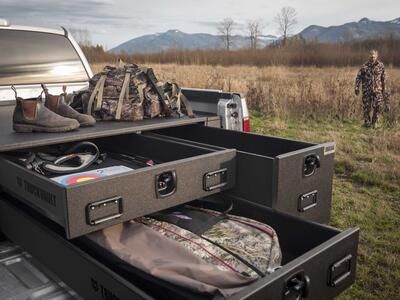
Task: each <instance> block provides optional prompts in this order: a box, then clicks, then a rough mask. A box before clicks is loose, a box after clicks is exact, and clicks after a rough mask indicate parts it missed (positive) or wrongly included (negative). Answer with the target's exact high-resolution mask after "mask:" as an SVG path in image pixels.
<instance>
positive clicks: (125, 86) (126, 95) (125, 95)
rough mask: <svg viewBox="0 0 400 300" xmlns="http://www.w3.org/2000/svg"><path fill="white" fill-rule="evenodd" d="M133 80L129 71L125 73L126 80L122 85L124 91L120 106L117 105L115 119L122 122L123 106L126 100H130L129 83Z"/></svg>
mask: <svg viewBox="0 0 400 300" xmlns="http://www.w3.org/2000/svg"><path fill="white" fill-rule="evenodd" d="M130 80H131V73H130V72H129V71H127V72H126V73H125V78H124V82H123V84H122V89H121V93H120V94H119V99H118V104H117V110H116V112H115V119H116V120H120V119H121V112H122V104H123V102H124V101H123V100H124V98H125V99H126V100H129V81H130Z"/></svg>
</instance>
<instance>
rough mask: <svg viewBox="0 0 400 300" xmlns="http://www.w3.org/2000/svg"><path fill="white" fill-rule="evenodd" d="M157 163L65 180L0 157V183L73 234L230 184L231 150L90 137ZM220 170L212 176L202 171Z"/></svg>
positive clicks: (233, 165)
mask: <svg viewBox="0 0 400 300" xmlns="http://www.w3.org/2000/svg"><path fill="white" fill-rule="evenodd" d="M95 143H96V144H98V145H101V146H102V147H103V148H104V149H107V150H109V151H111V152H112V151H118V150H119V151H121V150H123V151H126V152H128V153H129V152H130V151H132V152H133V154H137V155H142V156H145V157H155V158H156V159H157V160H159V161H160V162H161V163H159V164H157V165H154V166H152V167H144V168H139V169H135V170H132V171H129V172H126V173H122V174H118V175H114V176H109V177H104V178H101V179H97V180H93V181H87V182H85V183H78V184H74V185H69V186H62V185H59V184H57V183H55V182H54V181H52V180H51V179H48V178H46V177H44V176H41V175H39V174H37V173H35V172H33V171H30V170H27V169H25V168H23V167H21V166H19V165H17V164H15V163H13V162H11V161H9V160H7V159H6V158H3V157H0V177H1V178H2V180H1V182H0V185H1V186H3V188H4V189H5V190H6V191H7V192H8V193H10V194H12V195H14V196H15V197H16V198H18V199H20V200H22V201H24V202H25V203H27V204H29V205H30V206H31V207H33V208H35V209H36V210H38V211H39V212H41V213H43V214H44V215H45V216H47V217H48V218H50V219H51V220H53V221H55V222H57V223H58V224H60V225H61V226H63V227H65V231H66V235H67V237H68V238H74V237H78V236H81V235H84V234H87V233H89V232H93V231H96V230H99V229H102V228H105V227H108V226H111V225H114V224H117V223H121V222H124V221H127V220H130V219H133V218H135V217H138V216H143V215H146V214H150V213H152V212H156V211H159V210H162V209H166V208H168V207H172V206H176V205H178V204H182V203H185V202H188V201H191V200H194V199H197V198H200V197H206V196H209V195H212V194H214V193H218V192H220V191H222V190H226V189H230V188H232V187H233V186H234V185H235V179H236V176H235V169H236V160H235V157H236V151H235V150H219V151H214V150H210V149H205V148H201V147H196V146H193V145H187V144H186V145H185V144H183V143H175V142H173V141H165V140H164V141H162V140H157V139H155V138H151V137H146V136H143V135H138V134H133V135H125V136H116V137H109V138H104V139H99V140H95ZM210 173H215V174H221V176H218V178H215V180H214V181H210V180H209V179H207V174H210Z"/></svg>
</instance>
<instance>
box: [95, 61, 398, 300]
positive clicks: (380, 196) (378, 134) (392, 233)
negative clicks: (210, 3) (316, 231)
mask: <svg viewBox="0 0 400 300" xmlns="http://www.w3.org/2000/svg"><path fill="white" fill-rule="evenodd" d="M102 66H103V65H95V66H94V69H95V70H96V71H99V70H100V69H101V68H102ZM152 67H153V68H154V69H155V72H156V74H157V75H158V77H159V79H161V80H173V81H176V82H178V83H179V84H180V85H182V86H188V87H198V88H218V89H223V90H226V91H229V90H230V91H237V92H242V93H244V94H245V95H246V96H247V98H248V101H249V105H250V107H251V109H252V112H253V113H252V128H253V131H254V132H257V133H261V134H270V135H277V136H282V137H288V138H293V139H300V140H306V141H311V142H318V143H319V142H324V141H336V143H337V154H336V163H335V178H334V194H333V207H332V219H331V224H332V225H333V226H335V227H339V228H342V229H345V228H348V227H355V226H358V227H360V228H361V236H360V245H359V257H358V270H357V280H356V283H355V284H354V285H353V286H352V288H350V289H348V290H347V291H346V292H345V293H344V294H343V295H341V296H340V297H339V299H346V300H347V299H363V300H364V299H387V300H389V299H390V300H392V299H400V291H399V286H400V131H399V129H400V126H399V125H397V121H398V120H399V116H400V106H399V100H400V69H395V68H387V74H388V87H389V89H390V91H391V93H392V108H393V109H392V113H390V114H388V115H387V116H386V117H385V120H384V121H383V122H382V123H381V128H380V129H377V130H366V129H363V128H361V126H360V125H361V120H360V116H361V115H360V113H361V105H360V103H361V100H360V99H359V98H357V97H355V96H354V92H353V91H354V87H353V83H354V77H355V74H356V72H357V69H354V68H313V67H307V68H289V67H263V68H256V67H247V66H232V67H211V66H178V65H153V64H152ZM321 300H322V299H321Z"/></svg>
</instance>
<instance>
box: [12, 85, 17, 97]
mask: <svg viewBox="0 0 400 300" xmlns="http://www.w3.org/2000/svg"><path fill="white" fill-rule="evenodd" d="M11 89H12V90H13V91H14V94H15V99H18V94H17V89H16V88H15V86H13V85H12V86H11Z"/></svg>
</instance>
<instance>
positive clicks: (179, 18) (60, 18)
mask: <svg viewBox="0 0 400 300" xmlns="http://www.w3.org/2000/svg"><path fill="white" fill-rule="evenodd" d="M283 6H292V7H293V8H295V9H296V11H297V15H298V25H297V28H296V30H297V31H301V30H302V29H304V28H305V27H306V26H308V25H312V24H316V25H322V26H330V25H340V24H343V23H346V22H351V21H358V20H359V19H361V18H362V17H368V18H370V19H373V20H382V21H384V20H391V19H394V18H398V17H400V1H398V0H380V1H377V0H336V1H333V0H329V1H328V0H307V1H306V0H284V1H274V2H272V1H267V0H140V1H139V0H84V1H79V0H68V1H56V0H23V1H21V0H0V18H2V17H3V18H4V17H5V18H7V19H9V20H10V22H11V23H14V24H24V25H25V24H29V25H30V24H35V25H42V26H43V25H44V26H46V25H47V26H54V25H62V26H65V27H67V28H75V29H83V30H89V31H90V35H91V39H92V41H93V42H94V43H100V44H102V45H104V46H105V47H106V48H107V49H109V48H112V47H114V46H116V45H118V44H120V43H122V42H125V41H127V40H129V39H131V38H134V37H137V36H140V35H143V34H149V33H156V32H163V31H166V30H168V29H179V30H181V31H184V32H190V33H192V32H207V33H213V34H215V33H216V27H217V24H218V22H220V21H221V20H222V19H224V18H226V17H231V18H232V19H234V20H235V21H236V22H238V23H239V24H246V21H247V20H250V19H261V20H262V21H263V23H264V25H265V27H264V30H263V33H264V34H276V25H275V24H274V22H273V19H274V16H275V15H276V14H277V12H278V11H279V10H280V8H281V7H283ZM242 31H243V30H242ZM237 33H243V32H241V30H240V28H238V29H237Z"/></svg>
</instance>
